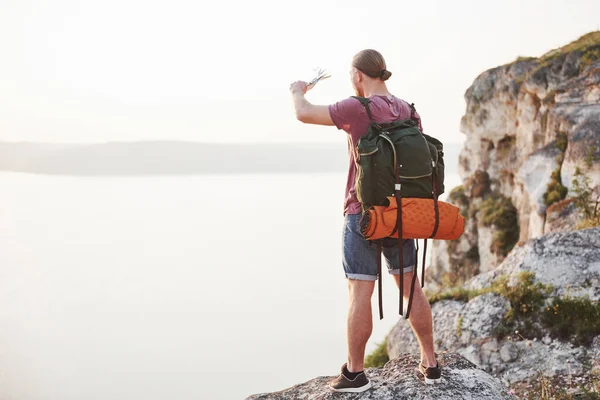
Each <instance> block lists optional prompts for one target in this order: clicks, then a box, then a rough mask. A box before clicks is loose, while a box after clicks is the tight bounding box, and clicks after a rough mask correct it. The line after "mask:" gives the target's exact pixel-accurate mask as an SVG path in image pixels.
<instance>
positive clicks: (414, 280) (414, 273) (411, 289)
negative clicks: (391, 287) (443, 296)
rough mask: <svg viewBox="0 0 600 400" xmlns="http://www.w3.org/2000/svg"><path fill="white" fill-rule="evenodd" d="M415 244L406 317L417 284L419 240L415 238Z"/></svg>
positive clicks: (407, 316) (408, 315) (408, 314)
mask: <svg viewBox="0 0 600 400" xmlns="http://www.w3.org/2000/svg"><path fill="white" fill-rule="evenodd" d="M415 242H416V244H417V248H416V254H415V266H414V269H413V277H412V282H411V284H410V295H409V296H408V306H407V307H406V319H408V318H409V317H410V308H411V306H412V301H413V296H414V294H415V285H416V284H417V275H418V274H419V241H418V240H416V239H415Z"/></svg>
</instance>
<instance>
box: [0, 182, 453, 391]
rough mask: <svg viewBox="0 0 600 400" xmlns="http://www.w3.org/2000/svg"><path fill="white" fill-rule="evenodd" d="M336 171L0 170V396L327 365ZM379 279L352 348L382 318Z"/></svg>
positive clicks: (322, 370)
mask: <svg viewBox="0 0 600 400" xmlns="http://www.w3.org/2000/svg"><path fill="white" fill-rule="evenodd" d="M457 180H458V178H457V177H450V181H451V182H453V183H456V182H457ZM344 185H345V175H344V174H339V173H332V174H321V175H276V174H274V175H229V176H202V177H148V178H75V177H53V176H35V175H26V174H12V173H2V174H0V228H1V229H0V399H2V400H5V399H11V400H34V399H35V400H37V399H39V400H83V399H86V400H95V399H98V400H108V399H111V400H112V399H115V400H116V399H123V400H138V399H139V400H152V399H177V400H186V399H209V400H213V399H243V398H245V397H246V396H248V395H250V394H253V393H260V392H267V391H275V390H281V389H284V388H286V387H288V386H291V385H293V384H296V383H300V382H303V381H305V380H308V379H311V378H313V377H316V376H319V375H334V374H337V372H338V370H339V367H340V365H341V364H342V363H343V362H344V361H345V358H346V342H345V318H346V307H347V286H346V280H345V278H344V275H343V270H342V267H341V229H342V223H343V217H342V209H341V206H342V200H343V192H344ZM449 187H452V186H451V185H449ZM384 283H385V284H384V295H385V299H384V306H385V315H386V317H385V318H384V320H383V321H379V320H378V319H377V318H376V319H375V323H374V331H373V336H372V338H371V341H370V342H369V345H368V348H367V351H371V350H372V349H374V347H375V345H376V344H377V343H378V342H380V341H381V340H383V338H384V337H385V335H386V334H387V332H388V331H389V330H390V329H391V328H392V326H393V325H394V324H395V322H396V321H397V319H398V318H397V316H396V315H395V310H396V308H395V307H396V293H397V289H395V287H394V286H393V281H392V279H391V278H388V279H387V280H385V281H384ZM376 307H377V304H376V296H374V298H373V310H374V314H376Z"/></svg>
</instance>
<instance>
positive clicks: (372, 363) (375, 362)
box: [364, 338, 390, 368]
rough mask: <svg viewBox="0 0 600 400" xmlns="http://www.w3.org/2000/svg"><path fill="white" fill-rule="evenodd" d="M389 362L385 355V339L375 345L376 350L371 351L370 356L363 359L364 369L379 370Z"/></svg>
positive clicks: (386, 354)
mask: <svg viewBox="0 0 600 400" xmlns="http://www.w3.org/2000/svg"><path fill="white" fill-rule="evenodd" d="M388 361H390V357H389V356H388V353H387V338H385V339H384V340H383V343H380V344H379V345H377V348H376V349H375V350H373V352H372V353H371V354H369V355H368V356H367V357H365V365H364V366H365V368H381V367H383V366H384V365H385V363H386V362H388Z"/></svg>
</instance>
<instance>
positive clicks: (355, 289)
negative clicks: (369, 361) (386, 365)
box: [346, 279, 375, 372]
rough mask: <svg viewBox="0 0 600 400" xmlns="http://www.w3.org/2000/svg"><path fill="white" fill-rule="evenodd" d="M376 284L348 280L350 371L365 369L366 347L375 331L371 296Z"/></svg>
mask: <svg viewBox="0 0 600 400" xmlns="http://www.w3.org/2000/svg"><path fill="white" fill-rule="evenodd" d="M374 288H375V282H373V281H361V280H356V279H348V291H349V293H348V295H349V309H348V321H347V332H346V334H347V339H348V366H347V368H348V371H350V372H359V371H362V370H363V368H364V365H363V364H364V360H365V347H366V346H367V341H368V340H369V337H370V336H371V332H372V331H373V315H372V312H371V296H372V294H373V289H374Z"/></svg>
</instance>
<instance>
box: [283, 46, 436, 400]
mask: <svg viewBox="0 0 600 400" xmlns="http://www.w3.org/2000/svg"><path fill="white" fill-rule="evenodd" d="M391 75H392V73H391V72H390V71H388V70H387V69H386V64H385V60H384V59H383V56H382V55H381V54H380V53H379V52H377V51H375V50H372V49H367V50H363V51H361V52H359V53H357V54H356V55H355V56H354V57H353V59H352V67H351V70H350V78H351V81H352V86H353V88H354V90H355V92H356V94H357V95H358V96H362V97H367V98H369V99H370V100H371V104H370V109H371V112H372V115H373V119H374V120H375V121H377V122H380V123H385V122H391V121H395V120H401V119H405V118H410V114H411V113H410V112H411V109H410V106H409V104H408V103H406V102H405V101H403V100H401V99H399V98H397V97H395V96H394V95H392V94H391V93H390V92H389V91H388V89H387V86H386V84H385V81H386V80H387V79H389V78H390V77H391ZM306 91H307V86H306V83H305V82H301V81H297V82H294V83H292V84H291V85H290V92H291V94H292V98H293V103H294V109H295V111H296V117H297V118H298V120H300V121H301V122H304V123H308V124H317V125H329V126H336V127H337V128H338V129H340V130H344V131H345V132H346V133H347V138H348V154H349V158H350V160H349V161H350V162H349V170H348V180H347V183H346V196H345V201H344V232H343V237H342V241H343V258H342V264H343V267H344V272H345V275H346V278H347V279H348V289H349V310H348V319H347V340H348V362H347V363H345V364H344V365H343V366H342V371H341V374H340V375H339V376H338V377H337V378H336V379H334V380H333V381H331V382H330V383H329V386H330V388H331V389H332V390H334V391H338V392H363V391H365V390H367V389H369V388H370V387H371V382H370V381H369V379H368V378H367V377H366V375H365V373H364V371H363V363H364V357H365V347H366V344H367V341H368V340H369V337H370V336H371V332H372V328H373V319H372V313H371V296H372V294H373V289H374V287H375V281H376V280H377V255H378V253H377V246H370V243H369V242H368V241H367V240H366V239H364V237H363V236H362V235H361V233H360V227H359V221H360V217H361V205H360V202H359V201H358V199H357V198H356V192H355V187H354V184H355V180H356V171H357V167H356V165H357V162H356V151H355V149H356V145H357V143H358V140H359V139H360V137H361V136H362V135H364V134H365V133H366V132H367V128H368V126H369V118H368V116H367V114H366V111H365V109H364V107H363V106H362V105H361V103H360V102H359V101H358V100H357V99H354V98H352V97H348V98H347V99H344V100H342V101H339V102H337V103H335V104H331V105H329V106H326V105H313V104H311V103H310V102H308V101H307V100H306V98H305V97H304V95H305V94H306ZM417 118H418V119H419V127H420V128H421V129H422V127H421V124H420V117H419V116H418V114H417ZM398 252H399V250H398V247H397V246H394V247H391V248H384V249H383V256H384V258H385V261H386V265H387V267H388V271H389V273H390V274H392V276H393V277H394V279H395V281H396V285H397V286H398V287H399V285H400V279H399V274H400V265H399V264H400V263H399V254H398ZM403 253H404V271H403V272H404V274H405V276H404V292H403V293H404V294H405V295H406V297H408V294H409V293H410V284H411V281H412V274H413V273H415V272H414V269H415V268H414V267H415V258H416V254H415V243H414V240H412V239H410V240H405V241H404V248H403ZM406 301H407V300H406ZM406 301H405V302H406ZM409 322H410V325H411V327H412V329H413V331H414V333H415V335H416V337H417V339H418V341H419V345H420V347H421V362H420V364H419V368H418V371H419V372H420V373H421V374H422V375H423V376H424V378H425V382H426V383H434V382H437V381H439V380H440V374H441V370H440V368H439V366H438V364H437V361H436V358H435V354H434V350H433V329H432V317H431V308H430V306H429V302H428V301H427V298H426V297H425V295H424V293H423V291H422V290H421V285H419V284H416V285H415V292H414V297H413V305H412V311H411V314H410V319H409Z"/></svg>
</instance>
